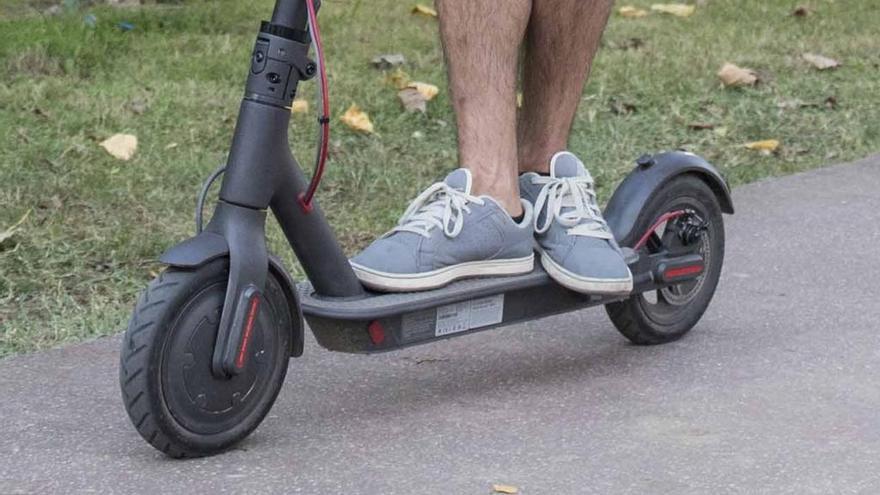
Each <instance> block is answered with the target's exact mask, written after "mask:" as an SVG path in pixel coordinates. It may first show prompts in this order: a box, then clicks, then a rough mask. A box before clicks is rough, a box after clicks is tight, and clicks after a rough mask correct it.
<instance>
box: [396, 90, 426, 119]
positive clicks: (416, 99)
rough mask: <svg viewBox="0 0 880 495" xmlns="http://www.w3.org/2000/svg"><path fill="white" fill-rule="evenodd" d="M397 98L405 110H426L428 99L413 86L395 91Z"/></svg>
mask: <svg viewBox="0 0 880 495" xmlns="http://www.w3.org/2000/svg"><path fill="white" fill-rule="evenodd" d="M397 98H398V99H400V103H401V104H402V105H403V108H404V109H405V110H406V111H407V112H422V113H425V112H426V111H427V110H428V100H426V99H425V96H424V95H423V94H422V93H420V92H419V90H417V89H415V88H403V89H401V90H400V91H398V92H397Z"/></svg>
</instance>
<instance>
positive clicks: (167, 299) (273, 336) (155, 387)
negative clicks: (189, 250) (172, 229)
mask: <svg viewBox="0 0 880 495" xmlns="http://www.w3.org/2000/svg"><path fill="white" fill-rule="evenodd" d="M228 265H229V261H228V259H225V258H224V259H219V260H215V261H212V262H210V263H207V264H205V265H203V266H200V267H198V268H195V269H191V270H190V269H179V268H173V267H172V268H168V269H167V270H165V271H164V272H162V274H161V275H159V277H157V278H156V279H154V280H153V281H152V282H151V283H150V285H149V286H148V287H147V289H146V290H145V291H144V292H143V293H142V294H141V297H140V298H139V300H138V303H137V305H136V307H135V309H134V313H133V315H132V317H131V320H130V322H129V325H128V329H127V330H126V332H125V336H124V338H123V341H122V353H121V356H120V366H119V383H120V386H121V389H122V398H123V401H124V403H125V409H126V411H128V415H129V417H130V418H131V421H132V424H134V426H135V428H136V429H137V431H138V433H140V435H141V436H142V437H143V438H144V439H145V440H146V441H147V442H149V443H150V445H152V446H153V447H155V448H156V449H158V450H160V451H161V452H163V453H165V454H166V455H168V456H171V457H175V458H182V457H201V456H206V455H212V454H216V453H219V452H222V451H224V450H226V449H228V448H230V447H231V446H233V445H235V444H236V443H237V442H239V441H240V440H242V439H243V438H245V437H246V436H248V435H249V434H250V433H251V432H252V431H253V430H254V429H255V428H256V427H257V426H258V425H259V424H260V422H262V420H263V418H264V417H265V416H266V414H267V413H268V412H269V409H270V408H271V407H272V404H273V403H274V402H275V399H276V397H277V396H278V392H279V390H280V389H281V386H282V384H283V383H284V377H285V375H286V374H287V365H288V363H289V358H290V338H291V334H290V329H291V328H292V325H291V324H292V317H293V315H291V314H290V310H289V307H288V304H287V301H286V298H285V295H284V291H283V289H282V288H281V287H282V285H281V284H280V283H279V282H278V280H276V278H275V276H274V275H272V274H271V273H270V276H269V277H268V278H267V282H266V290H265V291H264V294H263V298H262V303H261V304H260V310H259V314H258V316H257V324H256V326H255V327H254V335H255V336H258V337H255V338H259V347H257V346H256V345H255V346H254V347H253V349H252V351H253V352H255V353H256V352H257V351H258V352H259V354H256V355H255V357H253V358H250V359H249V363H248V365H247V366H253V367H254V369H253V370H249V369H248V367H247V366H246V368H245V369H246V371H247V372H248V374H245V373H243V374H242V375H239V376H238V377H236V378H234V379H233V380H239V381H237V382H233V381H232V380H228V381H227V383H228V384H229V385H226V384H225V383H224V382H223V380H218V379H216V378H214V377H213V376H212V375H211V374H210V366H209V365H205V362H206V359H209V356H210V351H209V350H206V349H205V346H202V347H200V348H198V350H199V351H202V352H198V361H197V362H196V363H197V365H194V364H189V365H188V367H187V366H186V365H184V367H183V368H180V370H169V369H170V368H172V366H171V365H168V366H165V364H166V363H174V362H175V361H173V359H175V357H174V356H178V357H179V356H181V355H186V354H189V356H187V357H189V358H192V355H193V353H194V352H196V351H193V349H192V348H191V347H190V346H193V345H194V344H192V343H191V342H192V341H193V340H195V336H196V335H197V334H198V335H199V337H200V338H201V339H202V340H205V339H207V338H213V336H216V329H217V325H218V322H217V321H216V320H219V316H216V317H213V316H212V317H208V316H202V315H203V314H204V315H207V314H208V313H209V312H210V313H211V314H214V315H219V312H220V311H221V309H222V306H223V295H224V294H225V292H226V281H227V278H228V271H229V269H228ZM206 308H213V309H210V310H206ZM187 311H189V313H187ZM195 320H198V321H199V323H198V324H197V325H195V327H196V328H195V329H192V328H193V326H192V325H190V326H188V327H186V328H181V327H180V325H184V324H186V323H187V322H189V323H191V322H192V321H195ZM203 327H204V328H205V329H206V330H202V328H203ZM183 332H190V333H189V334H186V333H183ZM199 332H203V333H204V335H202V334H199ZM211 332H213V333H211ZM175 333H178V335H175ZM172 342H177V346H178V348H176V349H175V348H170V343H172ZM180 342H185V343H186V344H185V346H184V347H185V349H183V350H181V349H180V347H181V346H182V345H183V344H180ZM252 342H254V341H253V340H252ZM209 347H213V344H211V345H210V346H209ZM175 353H176V354H175ZM179 361H180V359H178V361H177V362H178V363H179ZM209 362H210V361H208V363H209ZM252 363H256V364H252ZM254 370H256V371H254ZM170 373H173V374H172V375H171V376H169V374H170ZM190 376H196V377H197V382H198V385H199V386H201V385H202V384H205V383H207V385H206V386H208V387H212V388H211V389H210V390H211V391H212V392H213V391H216V390H220V391H221V392H222V391H224V390H227V388H229V387H238V389H241V388H242V387H244V388H245V390H246V391H245V393H244V394H241V393H240V392H238V393H237V395H232V397H233V399H231V400H230V401H229V402H228V410H229V411H233V412H234V411H235V409H236V408H238V412H236V413H235V414H232V413H229V412H228V411H223V410H221V411H219V412H218V411H209V410H208V409H207V408H206V409H204V410H200V407H203V406H204V404H199V403H198V400H206V399H205V396H206V395H205V393H202V394H199V395H198V397H197V400H195V401H193V399H192V396H193V393H192V390H190V389H191V388H192V385H190V384H189V383H188V382H187V379H188V377H190ZM239 377H241V378H239ZM261 378H262V379H261ZM251 379H252V380H253V381H252V382H248V381H247V380H251ZM242 380H244V381H242ZM224 387H227V388H224ZM218 395H219V396H220V399H225V397H223V394H222V393H221V394H212V395H211V400H213V397H214V396H218ZM180 397H184V398H189V400H190V401H192V404H190V405H189V407H190V408H192V409H191V410H192V411H195V412H194V413H193V412H189V411H186V413H185V412H184V411H185V408H184V407H179V408H178V411H175V410H174V408H175V406H174V404H175V401H177V402H176V403H177V404H181V402H180V399H179V398H180ZM242 397H244V399H242ZM218 400H219V399H218ZM224 404H226V403H224ZM200 414H203V415H204V416H200ZM224 414H225V415H226V416H224ZM175 415H177V416H175ZM202 417H206V418H209V419H212V420H213V418H215V417H216V418H225V419H222V420H217V423H218V424H215V423H213V422H212V423H211V424H210V427H209V426H207V425H208V423H207V422H206V423H205V424H204V425H203V424H199V423H198V421H199V418H202ZM222 421H225V422H226V423H230V424H225V423H223V422H222ZM231 423H234V424H231ZM199 430H202V431H199Z"/></svg>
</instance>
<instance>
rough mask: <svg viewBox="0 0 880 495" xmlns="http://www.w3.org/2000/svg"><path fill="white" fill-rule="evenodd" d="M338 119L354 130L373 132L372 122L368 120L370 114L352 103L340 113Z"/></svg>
mask: <svg viewBox="0 0 880 495" xmlns="http://www.w3.org/2000/svg"><path fill="white" fill-rule="evenodd" d="M340 120H342V123H343V124H345V125H347V126H348V127H350V128H352V129H354V130H356V131H360V132H364V133H367V134H372V132H373V123H372V122H370V116H369V115H367V114H366V112H364V111H363V110H361V108H360V107H359V106H357V105H355V104H354V103H352V104H351V106H350V107H348V110H346V111H345V113H344V114H342V117H341V118H340Z"/></svg>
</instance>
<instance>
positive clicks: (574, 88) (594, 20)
mask: <svg viewBox="0 0 880 495" xmlns="http://www.w3.org/2000/svg"><path fill="white" fill-rule="evenodd" d="M532 3H533V4H532V16H531V19H530V20H529V25H528V29H527V32H526V48H525V57H524V59H523V107H522V109H521V111H520V114H519V120H518V125H517V135H518V145H519V148H518V159H519V170H520V171H522V172H528V171H532V172H547V168H548V167H549V162H550V157H551V156H553V154H554V153H556V152H557V151H561V150H564V149H566V146H567V143H568V135H569V132H570V131H571V124H572V121H573V120H574V114H575V111H576V110H577V105H578V102H579V101H580V97H581V93H582V92H583V89H584V83H586V81H587V77H588V76H589V74H590V65H591V64H592V62H593V57H594V56H595V54H596V50H597V49H598V48H599V39H600V38H601V37H602V31H604V29H605V24H607V22H608V15H609V14H610V13H611V6H612V4H613V0H533V2H532Z"/></svg>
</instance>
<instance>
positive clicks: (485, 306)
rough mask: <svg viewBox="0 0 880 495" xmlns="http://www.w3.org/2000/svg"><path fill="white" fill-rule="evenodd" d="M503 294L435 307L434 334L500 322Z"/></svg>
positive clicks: (438, 335)
mask: <svg viewBox="0 0 880 495" xmlns="http://www.w3.org/2000/svg"><path fill="white" fill-rule="evenodd" d="M503 314H504V294H499V295H497V296H491V297H484V298H482V299H474V300H471V301H465V302H460V303H456V304H450V305H447V306H441V307H439V308H437V322H436V325H435V327H434V335H435V336H436V337H440V336H443V335H449V334H451V333H458V332H464V331H465V330H470V329H472V328H480V327H485V326H487V325H494V324H496V323H500V322H501V318H502V316H503Z"/></svg>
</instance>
